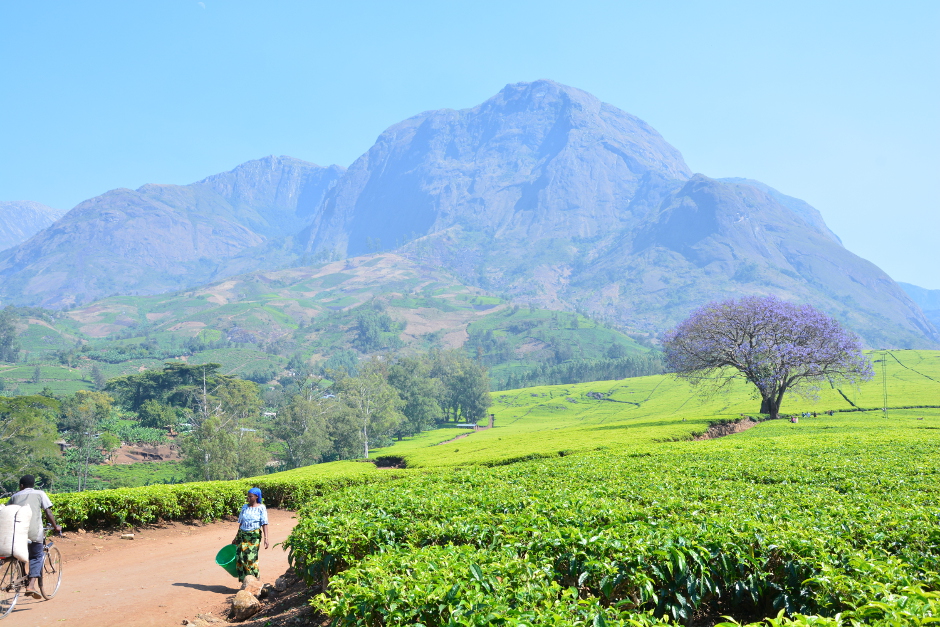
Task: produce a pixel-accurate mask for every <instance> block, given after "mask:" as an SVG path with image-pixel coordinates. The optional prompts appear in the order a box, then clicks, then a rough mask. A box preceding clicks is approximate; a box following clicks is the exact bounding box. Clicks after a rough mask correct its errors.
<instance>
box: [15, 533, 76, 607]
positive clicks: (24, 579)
mask: <svg viewBox="0 0 940 627" xmlns="http://www.w3.org/2000/svg"><path fill="white" fill-rule="evenodd" d="M45 529H46V531H48V530H50V529H52V527H48V526H47V527H45ZM60 535H61V534H60ZM47 540H48V542H45V543H44V544H43V547H42V553H43V555H42V557H43V560H42V571H41V572H40V574H39V582H38V583H39V594H40V595H42V598H43V599H45V600H46V601H48V600H49V599H51V598H52V597H54V596H55V595H56V593H57V592H58V591H59V586H60V585H61V584H62V554H61V553H60V552H59V549H57V548H56V547H55V542H53V541H52V540H51V539H47ZM28 585H29V573H28V572H27V571H26V568H25V566H24V565H23V562H21V561H19V560H18V559H16V558H15V557H13V556H10V557H5V558H3V559H2V560H0V619H3V618H6V616H7V614H9V613H10V612H12V611H13V608H14V606H16V602H17V600H19V598H20V593H21V592H22V591H23V590H25V589H26V587H27V586H28Z"/></svg>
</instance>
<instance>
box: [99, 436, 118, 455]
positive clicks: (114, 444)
mask: <svg viewBox="0 0 940 627" xmlns="http://www.w3.org/2000/svg"><path fill="white" fill-rule="evenodd" d="M98 444H99V445H100V446H101V450H102V451H104V454H105V456H106V457H107V458H108V461H109V462H111V461H114V454H115V453H117V450H118V449H119V448H121V438H119V437H117V436H116V435H114V434H113V433H111V432H108V431H105V432H104V433H102V434H101V435H100V436H99V437H98Z"/></svg>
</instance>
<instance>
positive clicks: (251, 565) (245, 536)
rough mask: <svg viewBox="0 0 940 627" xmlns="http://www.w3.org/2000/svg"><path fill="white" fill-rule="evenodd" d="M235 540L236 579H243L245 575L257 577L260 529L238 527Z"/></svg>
mask: <svg viewBox="0 0 940 627" xmlns="http://www.w3.org/2000/svg"><path fill="white" fill-rule="evenodd" d="M235 541H236V543H237V544H238V549H237V551H236V552H235V570H236V571H237V572H238V580H239V581H245V577H247V576H248V575H252V576H253V577H257V576H258V549H260V548H261V530H260V529H255V530H254V531H245V530H243V529H239V530H238V534H237V535H236V536H235Z"/></svg>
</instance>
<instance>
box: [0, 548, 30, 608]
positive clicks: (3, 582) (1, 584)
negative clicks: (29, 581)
mask: <svg viewBox="0 0 940 627" xmlns="http://www.w3.org/2000/svg"><path fill="white" fill-rule="evenodd" d="M25 581H26V573H25V572H24V571H23V565H22V564H20V563H19V561H18V560H16V559H15V558H12V557H11V558H8V559H5V560H3V561H2V562H0V618H4V617H6V615H7V614H9V613H10V612H12V611H13V606H14V605H16V600H17V599H18V598H19V596H20V589H21V588H22V587H23V584H24V583H25Z"/></svg>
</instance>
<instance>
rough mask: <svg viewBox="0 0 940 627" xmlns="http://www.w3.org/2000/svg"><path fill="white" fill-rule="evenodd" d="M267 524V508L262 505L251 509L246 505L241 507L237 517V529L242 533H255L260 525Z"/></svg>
mask: <svg viewBox="0 0 940 627" xmlns="http://www.w3.org/2000/svg"><path fill="white" fill-rule="evenodd" d="M266 524H268V508H267V507H265V506H264V505H259V506H258V507H252V506H251V505H249V504H248V503H245V504H244V505H242V511H241V513H240V514H239V515H238V528H239V529H241V530H242V531H255V530H257V529H260V528H261V526H262V525H266Z"/></svg>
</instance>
